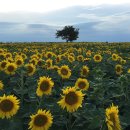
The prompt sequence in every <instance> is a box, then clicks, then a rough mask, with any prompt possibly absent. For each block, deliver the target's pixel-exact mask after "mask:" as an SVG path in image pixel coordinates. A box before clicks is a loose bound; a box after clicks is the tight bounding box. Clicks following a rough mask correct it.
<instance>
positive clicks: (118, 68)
mask: <svg viewBox="0 0 130 130" xmlns="http://www.w3.org/2000/svg"><path fill="white" fill-rule="evenodd" d="M115 70H116V74H117V75H120V74H122V72H123V67H122V65H119V64H117V65H116V66H115Z"/></svg>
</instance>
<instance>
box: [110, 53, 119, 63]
mask: <svg viewBox="0 0 130 130" xmlns="http://www.w3.org/2000/svg"><path fill="white" fill-rule="evenodd" d="M118 57H119V56H118V55H117V54H115V53H113V54H112V60H113V61H117V60H118Z"/></svg>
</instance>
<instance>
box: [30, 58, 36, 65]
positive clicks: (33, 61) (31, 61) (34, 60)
mask: <svg viewBox="0 0 130 130" xmlns="http://www.w3.org/2000/svg"><path fill="white" fill-rule="evenodd" d="M29 62H30V63H31V64H33V65H37V59H36V58H32V59H31V60H30V61H29Z"/></svg>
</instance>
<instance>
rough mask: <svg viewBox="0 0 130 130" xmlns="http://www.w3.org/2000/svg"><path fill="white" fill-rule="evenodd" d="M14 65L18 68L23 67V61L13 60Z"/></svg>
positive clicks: (19, 59)
mask: <svg viewBox="0 0 130 130" xmlns="http://www.w3.org/2000/svg"><path fill="white" fill-rule="evenodd" d="M15 63H16V65H17V66H18V67H20V66H22V65H23V63H24V61H23V59H22V58H17V59H16V60H15Z"/></svg>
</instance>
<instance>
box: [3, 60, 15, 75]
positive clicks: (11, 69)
mask: <svg viewBox="0 0 130 130" xmlns="http://www.w3.org/2000/svg"><path fill="white" fill-rule="evenodd" d="M16 69H17V65H16V64H15V63H10V62H8V63H7V64H6V68H5V73H6V74H9V75H13V74H15V71H16Z"/></svg>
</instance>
